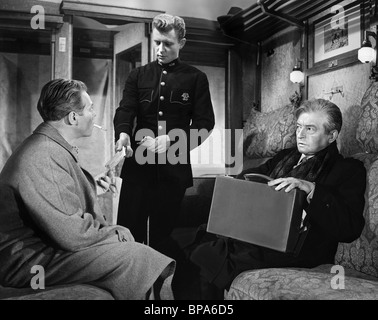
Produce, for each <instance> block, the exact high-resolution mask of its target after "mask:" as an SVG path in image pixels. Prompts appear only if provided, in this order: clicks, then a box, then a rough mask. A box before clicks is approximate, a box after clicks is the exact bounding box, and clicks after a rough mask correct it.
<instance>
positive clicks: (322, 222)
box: [190, 99, 366, 299]
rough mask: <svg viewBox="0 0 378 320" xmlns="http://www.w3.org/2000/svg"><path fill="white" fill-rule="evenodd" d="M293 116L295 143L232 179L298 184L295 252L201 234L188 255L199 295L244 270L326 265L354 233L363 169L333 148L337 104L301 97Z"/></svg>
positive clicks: (214, 294) (217, 293)
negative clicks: (301, 215) (300, 218)
mask: <svg viewBox="0 0 378 320" xmlns="http://www.w3.org/2000/svg"><path fill="white" fill-rule="evenodd" d="M296 119H297V129H296V138H297V147H296V148H292V149H285V150H282V151H280V152H279V153H277V154H276V155H275V156H274V157H273V158H271V159H270V160H268V161H267V162H266V163H264V164H262V165H261V166H259V167H257V168H252V169H248V170H245V171H243V172H242V173H240V174H239V175H238V176H237V178H239V179H243V176H244V174H246V173H262V174H265V175H268V176H270V177H272V178H273V179H274V180H272V181H270V182H269V183H268V184H269V185H270V186H272V187H273V188H275V189H276V190H281V189H284V190H285V191H287V192H288V191H290V190H291V189H293V188H299V189H300V190H303V191H304V192H305V193H306V194H307V201H306V202H305V207H304V208H303V209H304V211H305V213H306V217H305V223H308V224H309V225H311V227H310V229H309V231H308V234H307V237H306V239H305V241H304V244H303V247H302V249H301V251H300V252H299V254H297V255H294V254H289V253H283V252H278V251H275V250H272V249H268V248H263V247H259V246H256V245H253V244H248V243H245V242H241V241H238V240H235V239H230V238H217V237H212V236H211V235H210V234H205V236H203V237H202V238H200V239H199V240H198V241H197V242H196V243H197V246H196V247H195V249H194V250H193V251H192V253H191V256H190V259H191V261H192V262H193V263H194V264H195V265H197V266H198V267H199V268H200V274H201V281H202V285H201V289H202V294H203V298H205V299H217V298H219V299H221V298H222V293H223V290H224V289H228V288H229V286H230V285H231V282H232V281H233V279H234V278H235V277H236V276H237V275H238V274H239V273H241V272H243V271H245V270H250V269H260V268H270V267H305V268H312V267H315V266H318V265H320V264H324V263H331V264H332V263H334V256H335V253H336V250H337V246H338V243H339V242H352V241H353V240H355V239H357V238H358V237H359V236H360V234H361V232H362V229H363V226H364V218H363V209H364V204H365V200H364V192H365V188H366V171H365V168H364V166H363V164H362V162H360V161H358V160H355V159H352V158H344V157H343V156H342V155H341V154H340V153H339V151H338V148H337V144H336V139H337V137H338V135H339V132H340V130H341V126H342V114H341V111H340V109H339V108H338V107H337V106H336V105H335V104H333V103H332V102H330V101H328V100H323V99H317V100H310V101H305V102H303V103H302V104H301V106H300V107H299V108H298V109H297V110H296ZM277 214H279V212H277ZM197 236H198V235H197ZM197 238H198V237H197ZM198 242H199V244H198Z"/></svg>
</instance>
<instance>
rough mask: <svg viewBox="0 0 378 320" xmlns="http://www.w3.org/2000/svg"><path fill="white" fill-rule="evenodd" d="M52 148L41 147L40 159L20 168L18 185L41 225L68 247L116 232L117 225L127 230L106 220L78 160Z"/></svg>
mask: <svg viewBox="0 0 378 320" xmlns="http://www.w3.org/2000/svg"><path fill="white" fill-rule="evenodd" d="M51 151H52V150H46V151H41V152H40V157H39V159H38V161H30V167H29V168H27V170H19V173H20V177H19V179H18V181H19V186H18V188H19V189H20V194H21V195H22V200H23V203H24V204H25V207H26V208H27V212H28V214H29V215H30V217H31V219H32V220H33V221H34V223H35V224H36V225H37V227H38V228H39V229H40V230H41V231H42V232H43V233H45V234H47V235H48V236H49V237H50V238H51V239H52V240H53V241H54V242H55V243H56V244H57V245H58V246H59V247H61V248H62V249H64V250H67V251H78V250H80V249H82V248H86V247H88V246H91V245H93V244H96V243H98V242H100V241H101V240H103V239H105V238H108V237H110V236H114V235H116V232H117V231H116V230H117V229H120V232H124V231H125V230H124V229H126V228H124V227H122V226H109V225H108V224H107V223H106V221H105V220H104V218H103V215H102V213H101V210H100V208H99V206H98V203H97V199H96V193H95V189H94V187H93V186H91V184H90V183H89V181H88V180H87V179H86V176H85V174H84V173H83V172H82V171H81V169H80V167H79V166H78V164H77V163H76V162H74V160H72V162H71V161H69V160H68V159H67V158H68V157H64V156H61V155H59V153H58V152H55V154H54V152H52V153H53V154H50V152H51ZM55 151H56V150H55ZM60 151H62V150H60ZM69 157H71V156H70V155H69ZM25 163H26V161H23V165H25ZM75 167H76V168H75ZM115 239H116V238H115Z"/></svg>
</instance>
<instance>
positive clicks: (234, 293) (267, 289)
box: [225, 265, 378, 300]
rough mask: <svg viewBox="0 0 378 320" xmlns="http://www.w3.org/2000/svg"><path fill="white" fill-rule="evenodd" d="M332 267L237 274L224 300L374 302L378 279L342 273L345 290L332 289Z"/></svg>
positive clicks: (335, 273) (350, 271)
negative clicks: (343, 274)
mask: <svg viewBox="0 0 378 320" xmlns="http://www.w3.org/2000/svg"><path fill="white" fill-rule="evenodd" d="M331 267H332V265H323V266H320V267H317V268H314V269H304V268H298V269H288V268H270V269H260V270H251V271H245V272H243V273H241V274H239V275H238V276H237V277H236V278H235V279H234V281H233V282H232V284H231V287H230V289H229V290H228V292H227V293H226V295H225V298H226V299H227V300H377V299H378V279H377V278H375V277H372V276H367V275H364V274H362V273H356V272H355V271H353V270H348V269H345V280H344V289H333V288H332V287H331V283H332V281H334V280H332V279H333V278H334V277H335V276H336V275H339V273H338V272H334V273H331Z"/></svg>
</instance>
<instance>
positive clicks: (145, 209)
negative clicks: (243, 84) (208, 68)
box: [114, 14, 214, 248]
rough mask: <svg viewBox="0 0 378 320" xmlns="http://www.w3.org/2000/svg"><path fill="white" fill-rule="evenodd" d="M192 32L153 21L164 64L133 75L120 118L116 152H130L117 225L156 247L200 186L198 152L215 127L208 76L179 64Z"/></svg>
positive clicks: (162, 19) (172, 21)
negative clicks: (193, 160)
mask: <svg viewBox="0 0 378 320" xmlns="http://www.w3.org/2000/svg"><path fill="white" fill-rule="evenodd" d="M185 32H186V30H185V22H184V20H183V19H182V18H180V17H177V16H171V15H168V14H161V15H158V16H156V17H155V18H154V19H153V21H152V40H153V44H154V47H155V53H156V58H157V59H156V60H155V61H153V62H151V63H149V64H147V65H145V66H141V67H139V68H136V69H133V70H132V71H131V72H130V75H129V77H128V79H127V80H126V83H125V87H124V91H123V98H122V100H121V102H120V104H119V107H118V108H117V110H116V113H115V117H114V128H115V139H116V145H115V150H116V151H121V150H122V148H123V147H125V151H126V158H125V162H124V164H123V168H122V172H121V178H122V179H123V183H122V188H121V194H120V201H119V210H118V221H117V222H118V224H120V225H123V226H127V227H128V228H129V229H130V230H131V232H132V233H133V235H134V237H135V239H136V241H140V242H145V243H146V242H147V239H148V243H149V245H151V246H152V247H154V248H156V247H158V244H159V243H161V242H163V241H165V240H166V239H167V238H168V237H169V235H170V233H171V232H172V229H173V227H174V223H175V220H176V217H177V216H178V214H179V211H180V206H181V201H182V199H183V197H184V194H185V190H186V188H188V187H191V186H192V185H193V176H192V168H191V164H190V154H189V153H190V150H191V149H193V148H195V147H197V146H198V145H200V144H201V143H202V142H203V141H204V140H205V139H206V138H207V137H208V135H209V134H210V131H211V130H212V129H213V127H214V111H213V106H212V102H211V98H210V91H209V82H208V79H207V76H206V74H205V73H203V72H201V71H200V70H198V69H197V68H195V67H192V66H190V65H187V64H185V63H183V62H182V61H181V60H180V59H179V52H180V50H181V49H182V48H183V47H184V45H185V42H186V39H185ZM135 120H136V121H135ZM134 121H135V123H136V125H135V128H134ZM199 131H200V132H201V134H200V135H196V132H199ZM190 136H192V137H194V138H192V139H190ZM175 144H176V146H177V144H178V145H179V146H180V148H176V146H175ZM170 148H171V150H170ZM146 159H148V161H146ZM148 218H149V224H148V225H149V228H148V229H149V230H148V232H147V219H148Z"/></svg>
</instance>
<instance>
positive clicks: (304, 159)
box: [293, 156, 309, 169]
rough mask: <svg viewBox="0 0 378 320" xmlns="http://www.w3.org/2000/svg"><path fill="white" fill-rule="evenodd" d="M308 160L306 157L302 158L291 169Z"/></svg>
mask: <svg viewBox="0 0 378 320" xmlns="http://www.w3.org/2000/svg"><path fill="white" fill-rule="evenodd" d="M308 159H309V158H308V157H307V156H304V157H303V158H302V159H301V160H300V161H299V162H298V163H297V164H296V165H295V166H294V167H293V169H294V168H296V167H298V166H299V165H300V164H302V163H305V162H306V161H307V160H308Z"/></svg>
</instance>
